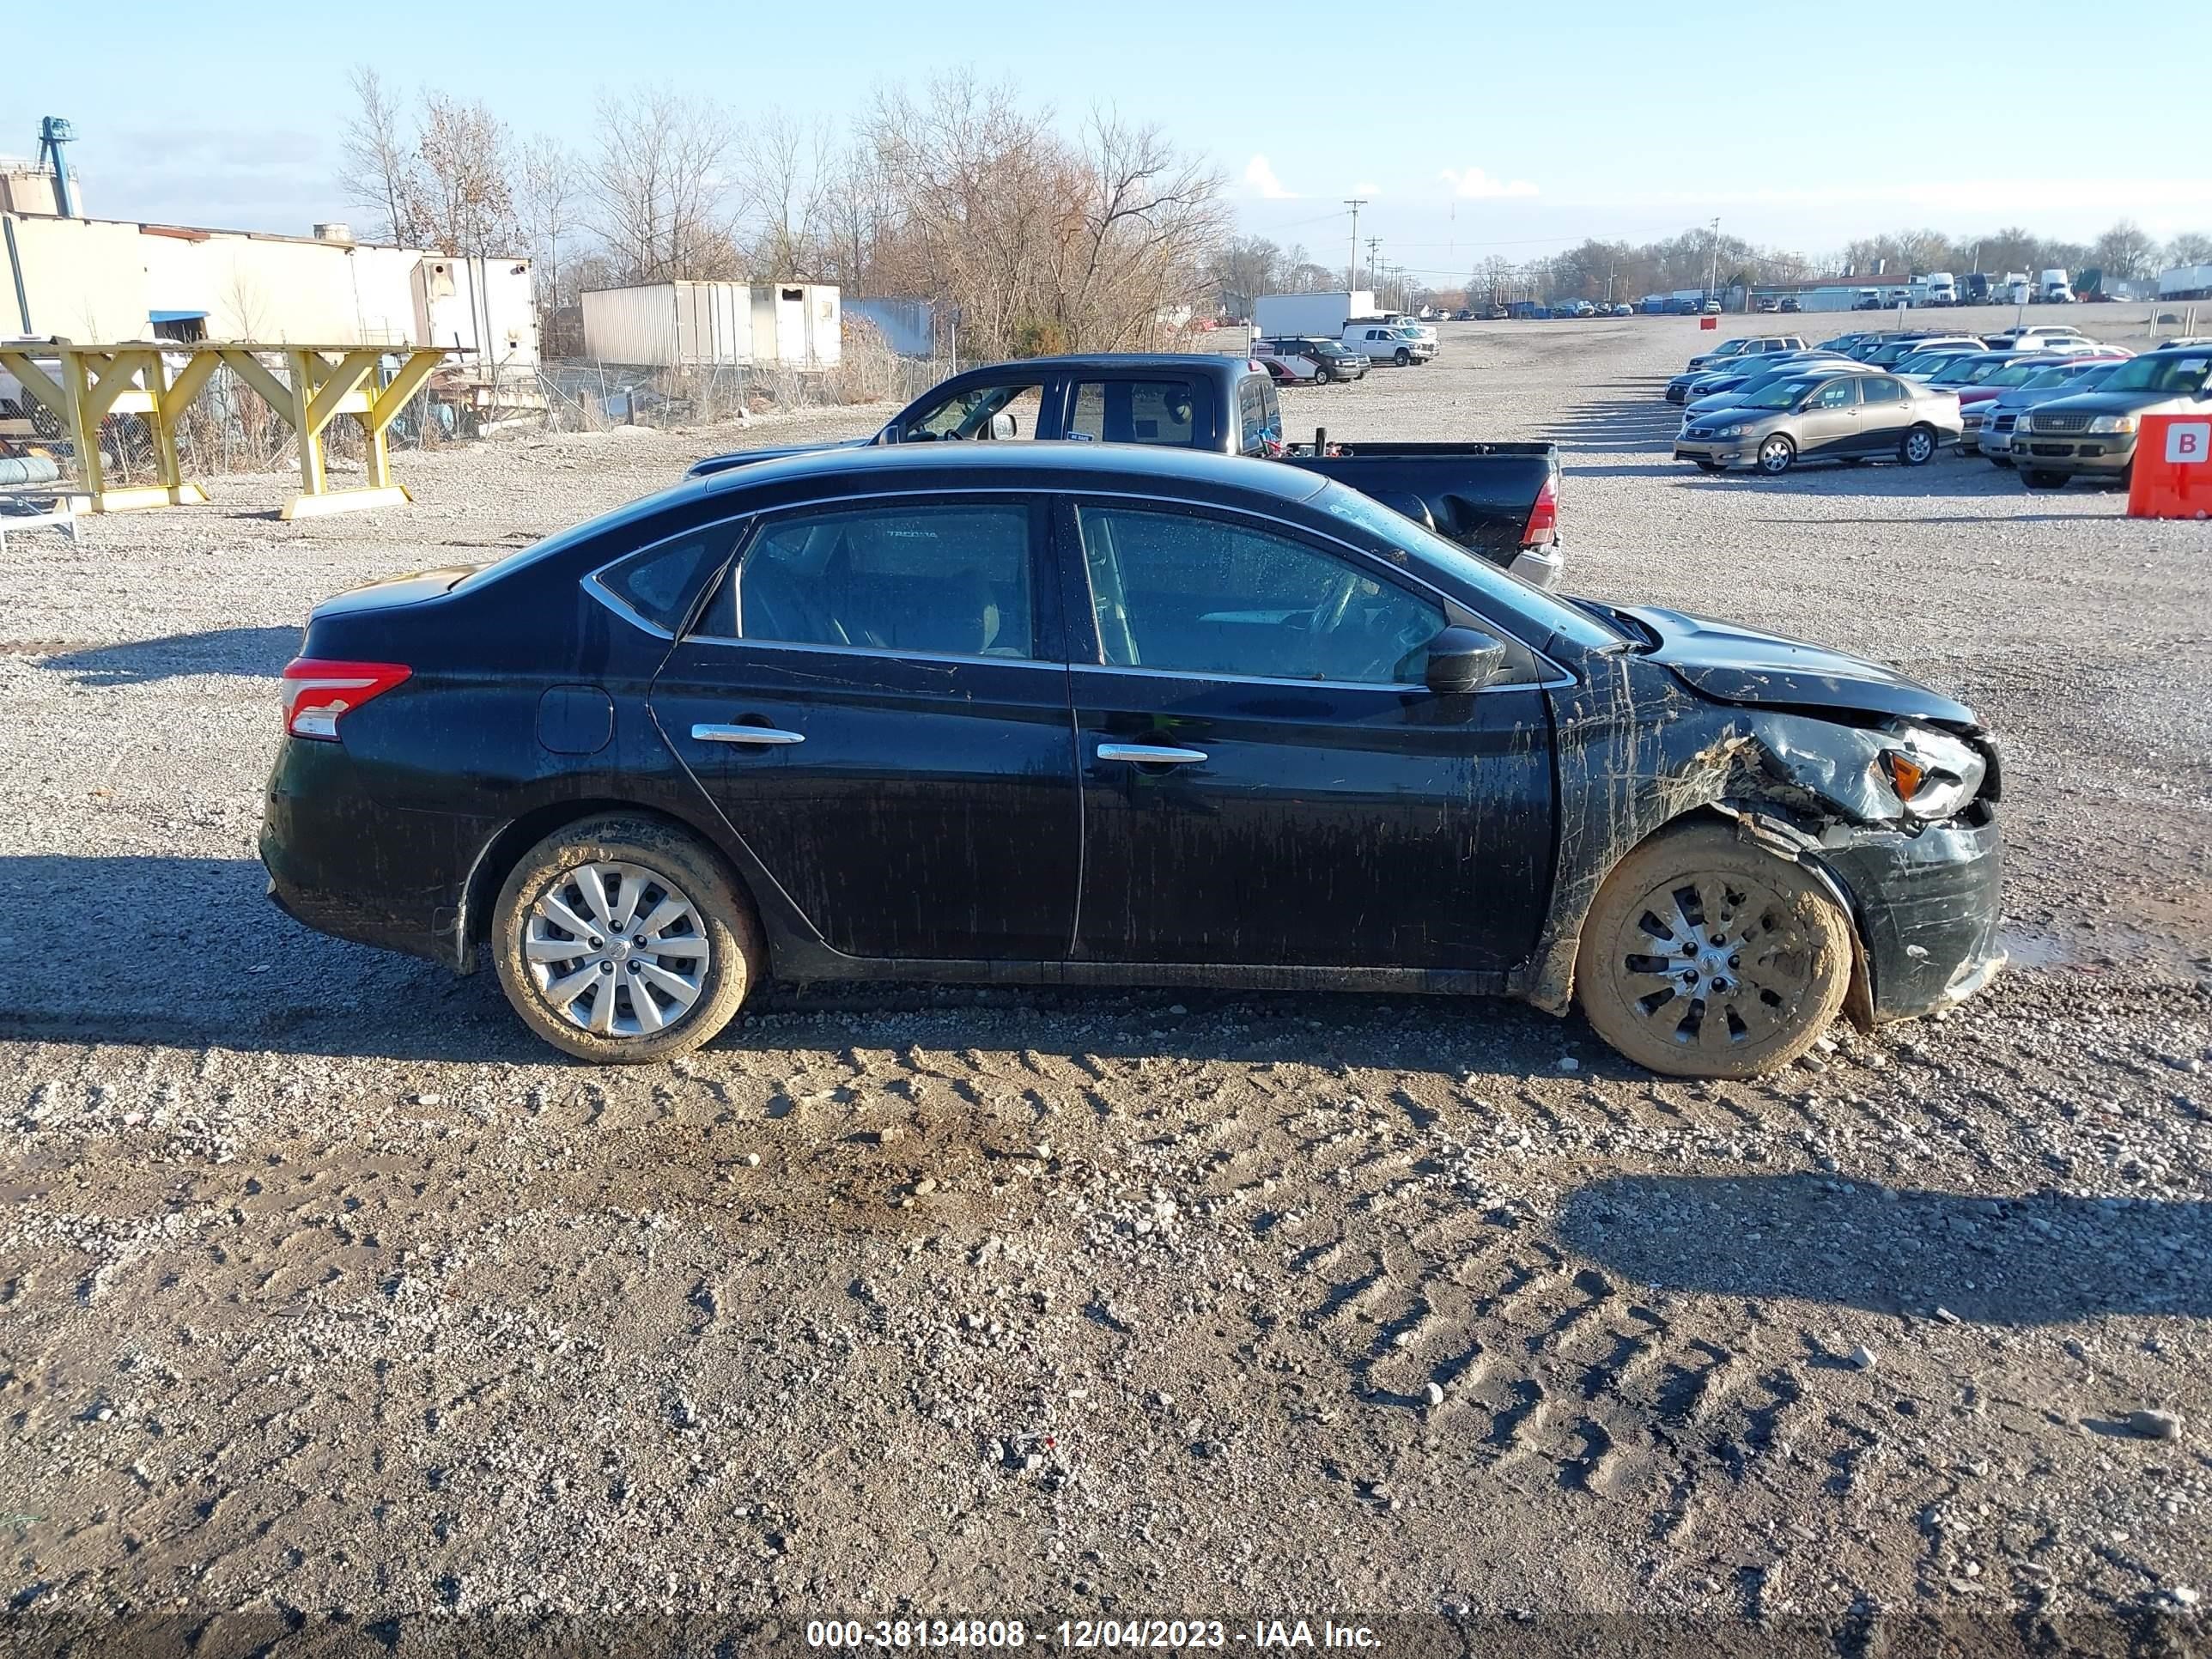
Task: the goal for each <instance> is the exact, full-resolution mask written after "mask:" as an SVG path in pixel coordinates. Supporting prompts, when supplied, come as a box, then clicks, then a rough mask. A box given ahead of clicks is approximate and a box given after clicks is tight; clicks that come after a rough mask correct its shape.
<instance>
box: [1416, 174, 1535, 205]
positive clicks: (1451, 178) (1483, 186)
mask: <svg viewBox="0 0 2212 1659" xmlns="http://www.w3.org/2000/svg"><path fill="white" fill-rule="evenodd" d="M1437 176H1438V177H1439V178H1441V179H1443V181H1444V182H1445V183H1446V184H1448V185H1450V186H1451V188H1452V194H1453V195H1455V196H1464V197H1471V198H1473V199H1474V200H1478V201H1493V200H1495V199H1497V198H1498V197H1501V196H1534V194H1535V193H1536V186H1535V185H1532V184H1530V183H1529V182H1528V180H1527V179H1493V178H1492V177H1491V176H1490V175H1489V174H1488V173H1485V172H1484V171H1483V170H1482V169H1481V168H1480V167H1469V168H1468V169H1467V171H1466V172H1464V173H1462V172H1459V171H1458V170H1456V169H1455V168H1452V167H1446V168H1445V169H1444V170H1443V172H1442V173H1439V174H1438V175H1437Z"/></svg>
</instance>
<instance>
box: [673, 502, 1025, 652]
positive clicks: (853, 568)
mask: <svg viewBox="0 0 2212 1659" xmlns="http://www.w3.org/2000/svg"><path fill="white" fill-rule="evenodd" d="M710 631H714V632H720V633H727V634H730V635H734V636H735V637H737V638H738V639H744V640H762V641H775V642H778V643H781V644H787V645H824V646H857V647H862V648H866V649H874V650H878V651H883V652H887V653H894V654H896V653H922V654H927V655H933V656H956V657H1028V656H1030V654H1031V653H1032V650H1033V648H1034V646H1035V642H1036V633H1035V627H1034V624H1033V622H1032V606H1031V604H1030V513H1029V509H1028V508H1027V507H1020V506H1015V505H1011V504H1009V505H1005V506H998V505H990V506H975V507H965V506H963V507H864V508H857V509H850V510H837V511H822V512H806V513H794V514H793V515H791V516H790V517H787V518H780V519H776V520H771V521H770V522H769V523H768V524H766V525H764V526H762V528H761V530H760V532H759V533H758V534H757V535H756V536H755V537H754V538H753V539H752V541H751V543H750V544H749V545H748V546H747V547H746V549H745V550H744V556H743V557H742V558H740V559H739V560H738V569H737V576H736V582H735V592H734V603H733V604H732V605H730V606H729V607H728V609H727V611H726V613H725V614H723V615H721V616H720V617H719V618H718V619H716V620H715V621H714V623H712V624H710Z"/></svg>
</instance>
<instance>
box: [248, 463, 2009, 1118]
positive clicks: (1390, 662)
mask: <svg viewBox="0 0 2212 1659" xmlns="http://www.w3.org/2000/svg"><path fill="white" fill-rule="evenodd" d="M518 614H527V615H529V616H530V617H532V626H531V627H530V628H528V629H516V628H513V627H511V626H507V625H503V621H504V619H507V618H511V617H514V616H516V615H518ZM285 684H286V690H287V703H286V709H287V713H286V727H287V735H286V737H285V738H284V740H283V747H282V750H281V751H280V753H279V756H278V758H277V761H276V767H275V769H274V771H273V773H272V775H271V778H270V787H269V791H268V796H267V801H266V807H265V818H264V829H263V836H262V853H263V858H264V862H265V863H266V864H267V866H268V867H269V871H270V888H271V892H272V895H273V896H274V897H275V898H276V901H277V902H279V903H280V904H281V905H283V907H284V908H286V909H287V910H289V912H291V913H292V914H293V915H295V916H297V917H299V918H301V920H303V921H307V922H309V923H310V924H311V925H313V926H315V927H321V928H323V929H325V931H328V932H331V933H337V934H340V935H342V936H343V937H346V938H349V939H361V940H364V941H367V942H369V943H372V944H377V945H386V946H391V947H393V948H397V949H399V950H404V951H412V952H414V953H416V954H418V955H421V956H425V957H430V958H432V959H434V960H437V961H440V962H443V963H447V964H448V965H450V966H452V967H453V968H455V969H458V970H459V971H462V972H468V971H471V970H472V969H474V968H475V967H476V966H477V963H478V961H479V958H480V957H482V956H483V954H485V953H486V952H487V950H488V951H489V956H490V957H491V958H492V960H493V962H494V964H495V967H496V968H497V969H498V972H499V975H500V978H501V982H502V984H503V986H504V987H505V988H506V990H507V994H508V996H509V999H510V1000H511V1001H512V1002H513V1005H514V1006H515V1008H516V1010H517V1012H518V1013H519V1014H520V1016H521V1018H523V1019H524V1021H525V1023H526V1024H528V1025H530V1026H531V1028H532V1030H535V1031H537V1032H538V1034H539V1035H540V1036H544V1038H545V1039H546V1040H547V1041H549V1042H552V1043H553V1044H555V1045H556V1047H559V1048H562V1049H564V1050H565V1051H566V1052H568V1053H570V1054H575V1055H578V1056H580V1057H582V1058H586V1059H589V1060H647V1059H653V1058H655V1057H659V1056H662V1055H665V1054H674V1053H680V1052H682V1051H684V1049H687V1048H692V1047H696V1045H697V1044H698V1043H700V1042H704V1041H705V1040H706V1039H707V1038H708V1037H709V1036H712V1035H713V1034H714V1031H715V1030H718V1029H719V1028H720V1026H721V1025H722V1024H724V1023H726V1021H727V1019H728V1018H730V1017H731V1015H732V1013H733V1012H735V1010H736V1008H737V1006H738V1004H739V1003H740V1002H741V1001H742V1000H743V999H744V996H745V994H747V992H748V991H749V989H750V987H752V986H753V985H755V984H757V982H759V981H761V980H762V979H763V977H765V976H769V975H774V976H776V977H779V978H781V979H785V980H790V981H817V980H860V979H870V978H876V979H906V980H939V981H981V982H993V983H1026V984H1063V985H1066V984H1076V985H1082V984H1088V985H1133V984H1142V985H1163V986H1180V985H1210V986H1221V987H1251V988H1277V989H1297V988H1317V987H1327V988H1331V989H1361V988H1365V989H1375V990H1392V991H1425V992H1437V993H1474V994H1511V995H1516V996H1519V997H1522V998H1525V999H1527V1000H1529V1001H1532V1002H1534V1003H1535V1004H1537V1005H1538V1006H1541V1007H1544V1008H1547V1009H1549V1010H1551V1011H1553V1012H1560V1013H1564V1012H1566V1011H1567V1010H1568V1008H1569V1007H1570V1006H1572V1005H1574V1004H1575V1003H1576V1002H1577V1001H1579V1003H1580V1005H1581V1006H1583V1009H1584V1010H1585V1011H1586V1012H1587V1013H1588V1015H1589V1018H1590V1020H1591V1022H1592V1024H1594V1025H1595V1027H1596V1029H1597V1030H1598V1031H1599V1032H1600V1033H1601V1035H1602V1036H1605V1037H1606V1039H1607V1041H1608V1042H1612V1043H1613V1045H1614V1046H1615V1047H1616V1048H1619V1049H1620V1051H1621V1052H1622V1053H1623V1054H1626V1055H1627V1056H1628V1057H1629V1058H1631V1059H1632V1060H1636V1061H1637V1062H1638V1063H1640V1064H1643V1065H1646V1066H1651V1067H1654V1068H1655V1069H1659V1070H1662V1071H1668V1072H1674V1073H1684V1074H1691V1075H1708V1076H1743V1075H1748V1074H1751V1073H1756V1072H1759V1071H1761V1070H1764V1069H1766V1068H1768V1067H1770V1066H1775V1065H1778V1064H1780V1063H1783V1062H1784V1061H1785V1060H1788V1059H1790V1058H1791V1057H1792V1056H1794V1055H1795V1054H1799V1053H1802V1051H1803V1050H1804V1048H1807V1047H1808V1046H1809V1045H1810V1044H1811V1043H1812V1042H1814V1041H1815V1040H1816V1039H1817V1038H1818V1037H1819V1036H1820V1032H1821V1030H1823V1029H1824V1028H1825V1027H1826V1025H1827V1024H1829V1022H1830V1021H1831V1020H1832V1018H1834V1017H1835V1016H1836V1015H1837V1014H1838V1012H1846V1013H1848V1014H1849V1015H1850V1017H1851V1018H1855V1019H1857V1020H1858V1021H1860V1022H1861V1023H1863V1024H1872V1023H1874V1022H1875V1021H1878V1020H1881V1019H1887V1018H1898V1017H1901V1016H1905V1015H1911V1014H1917V1013H1921V1012H1926V1011H1928V1010H1929V1009H1933V1008H1936V1007H1941V1006H1944V1005H1946V1004H1947V1003H1949V1002H1952V1001H1955V1000H1958V999H1959V998H1960V997H1963V996H1965V995H1967V994H1970V993H1971V992H1972V991H1973V990H1974V989H1975V988H1976V987H1978V985H1979V984H1980V983H1981V982H1982V981H1984V979H1985V978H1986V977H1987V976H1988V975H1989V974H1990V972H1991V971H1992V970H1993V969H1994V968H1995V966H1996V963H1997V962H1998V960H1999V958H1998V957H1997V954H1996V950H1995V947H1994V944H1993V937H1994V929H1995V926H1996V915H1997V883H1998V872H1999V864H2000V849H1999V833H1998V825H1997V817H1996V802H1997V796H1998V787H1999V779H1998V774H1997V765H1996V750H1995V749H1994V748H1993V747H1992V746H1991V745H1990V742H1989V739H1988V738H1987V737H1986V735H1985V734H1984V733H1983V732H1981V730H1980V728H1979V727H1978V726H1977V725H1976V724H1975V721H1974V719H1973V715H1972V713H1971V711H1969V710H1968V709H1966V708H1964V707H1963V706H1961V705H1960V704H1959V703H1957V702H1954V701H1952V700H1951V699H1949V698H1948V697H1945V696H1942V695H1941V694H1940V693H1937V692H1936V691H1933V690H1929V689H1928V688H1926V687H1924V686H1922V685H1919V684H1916V683H1915V682H1913V681H1911V680H1910V679H1907V678H1905V677H1904V676H1902V675H1900V674H1898V673H1896V672H1894V671H1891V670H1888V669H1885V668H1882V667H1880V666H1878V665H1875V664H1871V663H1868V662H1864V661H1862V660H1859V659H1856V658H1852V657H1850V656H1846V655H1843V654H1840V653H1833V652H1829V651H1824V650H1821V649H1820V648H1819V647H1813V646H1808V645H1803V644H1800V643H1797V642H1796V641H1789V640H1785V639H1782V638H1779V637H1778V636H1774V635H1765V634H1759V633H1757V632H1753V631H1752V630H1748V629H1741V628H1735V627H1732V626H1730V625H1728V624H1725V623H1709V622H1704V621H1700V620H1699V619H1696V618H1693V617H1687V616H1685V615H1682V614H1680V613H1679V612H1674V611H1661V610H1652V609H1636V608H1631V609H1620V608H1613V607H1606V606H1600V605H1591V604H1588V603H1584V602H1570V601H1566V600H1562V599H1559V598H1557V597H1555V596H1553V595H1552V594H1549V593H1547V592H1543V591H1541V590H1540V589H1537V588H1534V587H1532V586H1529V585H1528V584H1526V583H1524V582H1522V581H1520V580H1516V578H1514V577H1513V576H1511V575H1510V574H1508V573H1506V572H1504V571H1501V570H1499V569H1498V568H1497V567H1496V566H1495V565H1493V564H1492V563H1490V562H1487V561H1486V560H1484V559H1481V558H1480V557H1477V556H1473V555H1471V554H1469V553H1468V552H1467V551H1466V550H1463V549H1462V548H1460V547H1458V546H1456V545H1455V544H1453V543H1451V542H1449V541H1447V540H1445V539H1443V538H1441V537H1439V536H1437V535H1436V534H1435V533H1433V532H1429V531H1426V530H1425V529H1422V528H1421V527H1419V526H1417V525H1415V524H1414V523H1413V521H1412V520H1409V519H1407V518H1406V517H1404V516H1402V515H1401V514H1399V513H1395V512H1392V511H1390V510H1389V509H1388V508H1386V507H1382V506H1380V505H1378V504H1377V503H1376V502H1375V501H1372V500H1370V499H1369V498H1368V497H1366V496H1364V495H1359V494H1358V493H1357V492H1354V491H1352V490H1350V489H1346V488H1345V487H1344V486H1343V485H1341V484H1340V483H1332V482H1329V481H1328V480H1326V479H1321V478H1316V477H1313V476H1311V475H1310V474H1306V473H1304V472H1301V471H1296V470H1294V469H1291V468H1288V467H1284V466H1280V465H1272V464H1267V463H1261V462H1256V461H1250V460H1244V459H1234V458H1230V457H1224V456H1211V455H1204V454H1198V453H1190V452H1187V451H1176V450H1169V449H1137V448H1130V447H1118V448H1117V447H1113V446H1106V445H1099V446H1087V445H1045V446H1018V445H1003V446H991V447H987V448H984V449H982V450H981V451H978V450H977V449H975V448H970V447H966V446H958V447H953V446H933V445H912V446H896V447H889V448H878V449H869V450H848V451H837V452H831V453H824V454H817V455H811V456H794V457H790V458H787V459H781V460H777V461H772V462H765V463H762V464H760V465H756V466H751V467H746V468H742V469H732V470H731V471H726V472H722V473H717V474H714V475H711V476H709V477H702V478H699V479H695V480H692V481H690V482H689V483H685V484H684V485H682V486H679V487H678V488H677V489H672V490H670V491H667V492H665V493H664V494H662V495H659V496H655V497H653V498H650V499H648V500H647V501H641V502H638V503H635V504H634V505H633V506H631V507H628V508H625V509H623V510H622V511H620V512H617V513H613V514H610V515H608V516H607V517H606V518H605V519H602V520H597V521H594V522H593V523H592V524H589V525H586V526H580V527H579V528H578V529H576V530H574V531H571V532H566V533H565V534H563V535H561V536H557V537H556V538H553V539H552V540H551V541H550V542H548V543H545V544H542V545H540V546H539V547H538V548H535V549H532V550H527V551H525V552H523V553H520V554H518V555H516V556H513V557H512V558H510V559H508V560H506V561H503V562H501V563H500V564H498V565H495V566H492V567H489V568H485V569H483V570H480V571H477V572H474V573H464V572H458V571H443V572H432V573H427V574H421V575H416V576H412V577H407V578H402V579H398V580H394V581H392V582H390V583H386V584H382V585H380V586H372V587H370V588H368V589H364V590H360V591H357V592H354V593H352V594H348V595H344V596H341V597H340V598H338V599H335V600H332V601H331V602H330V603H328V604H326V605H324V606H322V607H320V608H319V610H318V611H316V612H315V614H314V617H313V619H312V620H311V622H310V623H309V626H308V629H307V639H306V641H305V645H304V647H303V652H302V655H301V659H300V660H298V661H296V662H295V663H294V664H293V665H291V666H290V667H289V668H288V670H287V671H286V680H285Z"/></svg>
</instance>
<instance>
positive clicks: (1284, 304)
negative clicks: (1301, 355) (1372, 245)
mask: <svg viewBox="0 0 2212 1659" xmlns="http://www.w3.org/2000/svg"><path fill="white" fill-rule="evenodd" d="M1374 311H1375V295H1374V293H1373V291H1372V290H1371V289H1364V288H1363V289H1339V290H1337V291H1336V292H1334V293H1332V294H1262V295H1261V296H1260V297H1259V298H1258V299H1257V300H1255V301H1253V302H1252V332H1253V333H1254V334H1255V335H1261V336H1264V337H1267V338H1269V339H1281V338H1284V337H1312V338H1316V339H1322V340H1334V339H1335V338H1337V337H1339V336H1340V335H1341V334H1342V333H1343V332H1344V325H1346V323H1348V322H1350V321H1351V320H1352V319H1353V318H1354V317H1366V316H1371V315H1372V314H1373V313H1374Z"/></svg>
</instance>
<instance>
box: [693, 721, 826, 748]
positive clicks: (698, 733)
mask: <svg viewBox="0 0 2212 1659" xmlns="http://www.w3.org/2000/svg"><path fill="white" fill-rule="evenodd" d="M691 735H692V737H693V738H695V739H696V741H698V742H700V743H751V744H761V745H762V746H763V747H768V748H772V747H775V745H777V744H787V743H805V741H806V738H805V736H804V735H802V734H801V733H799V732H780V731H778V730H777V729H776V728H775V726H693V727H692V728H691Z"/></svg>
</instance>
